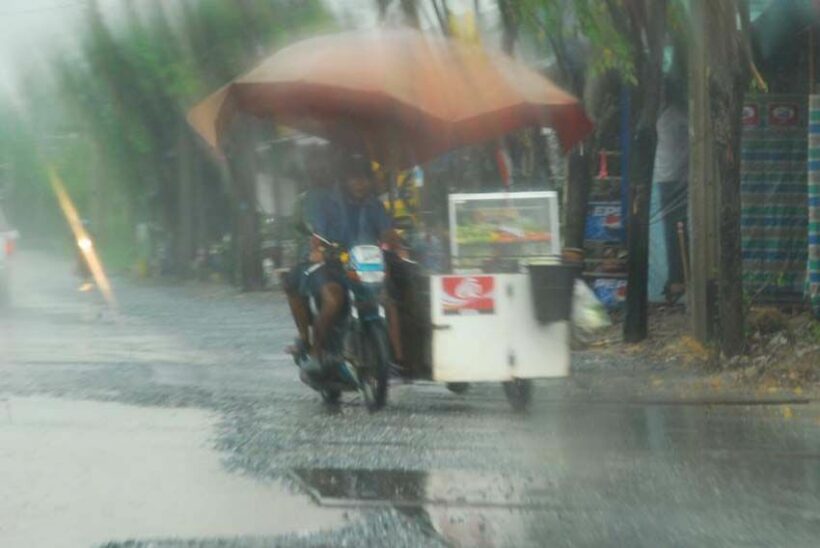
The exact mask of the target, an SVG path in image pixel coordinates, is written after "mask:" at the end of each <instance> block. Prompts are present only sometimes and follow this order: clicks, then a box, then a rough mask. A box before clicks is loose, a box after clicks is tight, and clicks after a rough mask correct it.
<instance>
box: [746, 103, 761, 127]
mask: <svg viewBox="0 0 820 548" xmlns="http://www.w3.org/2000/svg"><path fill="white" fill-rule="evenodd" d="M759 125H760V107H758V106H757V105H755V104H749V105H743V127H757V126H759Z"/></svg>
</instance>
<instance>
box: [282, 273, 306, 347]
mask: <svg viewBox="0 0 820 548" xmlns="http://www.w3.org/2000/svg"><path fill="white" fill-rule="evenodd" d="M305 269H306V265H305V264H298V265H296V266H294V267H293V268H291V269H290V271H289V272H288V273H287V274H285V276H284V277H283V278H282V286H283V287H284V290H285V295H286V296H287V298H288V305H289V306H290V313H291V316H292V317H293V322H294V323H295V324H296V329H297V331H298V332H299V341H300V342H301V344H299V345H298V346H297V348H294V350H298V351H299V352H301V351H303V350H306V349H307V348H309V347H310V304H309V302H308V299H307V297H306V295H305V291H304V288H303V284H304V279H305Z"/></svg>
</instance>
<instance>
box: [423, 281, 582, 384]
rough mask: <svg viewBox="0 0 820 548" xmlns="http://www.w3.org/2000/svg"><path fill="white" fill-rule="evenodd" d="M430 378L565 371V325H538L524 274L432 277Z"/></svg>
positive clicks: (489, 378) (504, 377)
mask: <svg viewBox="0 0 820 548" xmlns="http://www.w3.org/2000/svg"><path fill="white" fill-rule="evenodd" d="M430 283H431V288H430V298H431V299H432V302H431V311H432V318H433V324H434V325H435V329H434V331H433V379H434V380H436V381H441V382H501V381H508V380H511V379H514V378H520V379H531V378H547V377H565V376H567V375H568V374H569V360H570V356H569V325H568V323H567V322H559V323H554V324H550V325H546V326H542V325H540V324H539V323H538V322H537V321H536V319H535V314H534V312H533V305H532V299H531V296H530V280H529V276H528V275H527V274H494V275H484V274H475V275H463V276H460V275H459V276H432V277H431V279H430Z"/></svg>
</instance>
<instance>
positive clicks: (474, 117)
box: [188, 30, 592, 167]
mask: <svg viewBox="0 0 820 548" xmlns="http://www.w3.org/2000/svg"><path fill="white" fill-rule="evenodd" d="M237 110H239V111H244V112H248V113H250V114H253V115H255V116H259V117H265V118H271V119H273V120H274V121H276V122H277V123H280V124H283V125H287V126H291V127H294V128H297V129H299V130H302V131H305V132H307V133H311V134H315V135H320V136H322V137H325V138H327V139H329V140H331V141H334V142H336V143H338V144H341V145H343V146H349V147H352V148H360V147H366V148H367V150H368V152H370V154H371V155H372V157H373V158H374V159H376V160H379V161H381V162H383V163H386V164H389V165H392V166H394V167H406V166H409V165H413V164H419V163H423V162H424V161H426V160H429V159H431V158H434V157H435V156H437V155H440V154H442V153H444V152H447V151H449V150H452V149H454V148H457V147H460V146H464V145H469V144H476V143H481V142H484V141H488V140H490V139H492V138H496V137H499V136H501V135H504V134H506V133H509V132H511V131H514V130H517V129H520V128H523V127H528V126H548V127H552V128H553V129H555V131H556V132H557V134H558V138H559V140H560V141H561V144H562V145H563V147H564V149H565V150H569V149H570V148H572V147H573V146H574V145H575V144H576V143H577V142H579V141H580V140H581V139H583V138H584V137H585V136H586V135H587V134H588V133H589V132H590V131H591V129H592V123H591V122H590V120H589V119H588V118H587V116H586V113H585V112H584V110H583V108H582V107H581V105H580V104H579V102H578V100H577V99H576V98H574V97H573V96H571V95H569V94H568V93H566V92H564V91H563V90H561V89H560V88H558V87H557V86H556V85H555V84H553V83H552V82H550V81H549V80H548V79H546V78H545V77H544V76H542V75H540V74H539V73H537V72H535V71H533V70H531V69H529V68H527V67H526V66H524V65H522V64H521V63H519V62H518V61H516V60H514V59H512V58H511V57H508V56H505V55H501V54H495V53H488V52H486V51H485V50H483V49H481V48H479V47H477V46H472V45H468V44H463V43H458V42H455V41H452V40H448V39H445V38H434V37H430V36H427V35H424V34H422V33H420V32H418V31H413V30H380V31H372V32H365V33H362V32H357V33H342V34H335V35H327V36H321V37H316V38H312V39H308V40H305V41H302V42H298V43H296V44H294V45H292V46H290V47H287V48H285V49H283V50H281V51H279V52H278V53H276V54H274V55H273V56H271V57H269V58H268V59H267V60H265V61H264V62H263V63H262V64H260V65H259V66H258V67H257V68H255V69H254V70H252V71H251V72H249V73H248V74H246V75H244V76H241V77H240V78H237V79H236V80H234V81H233V82H231V83H229V84H228V85H226V86H225V87H223V88H222V89H220V90H219V91H217V92H216V93H214V94H213V95H211V96H210V97H208V98H206V99H205V100H204V101H202V102H201V103H200V104H199V105H197V106H196V107H194V108H193V109H192V110H191V111H190V113H189V115H188V120H189V122H190V123H191V124H192V125H193V127H194V128H196V130H197V131H198V132H199V133H200V135H202V137H203V138H204V139H205V140H206V141H207V142H208V143H209V144H210V145H211V146H213V147H214V148H215V149H217V150H219V147H220V138H221V135H222V133H223V132H224V130H225V128H226V127H227V125H228V124H229V122H230V120H231V118H232V117H233V115H234V114H235V113H236V111H237Z"/></svg>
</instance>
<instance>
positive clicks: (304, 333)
mask: <svg viewBox="0 0 820 548" xmlns="http://www.w3.org/2000/svg"><path fill="white" fill-rule="evenodd" d="M288 305H290V313H291V315H292V316H293V321H294V323H295V324H296V329H297V331H298V332H299V339H300V340H301V341H302V342H303V343H304V344H305V345H309V344H310V306H309V305H308V303H307V302H306V301H305V298H304V297H302V296H301V295H294V294H292V293H288Z"/></svg>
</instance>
